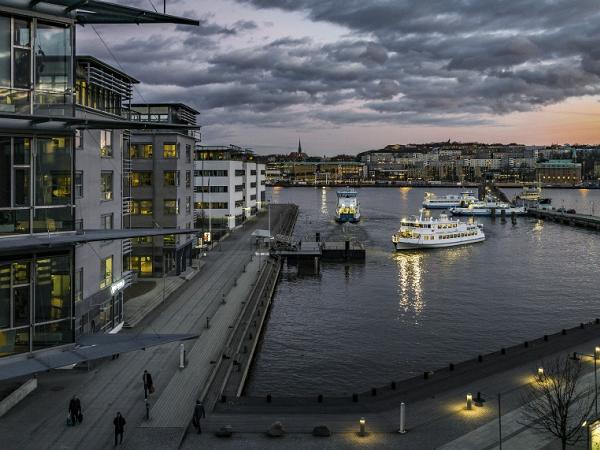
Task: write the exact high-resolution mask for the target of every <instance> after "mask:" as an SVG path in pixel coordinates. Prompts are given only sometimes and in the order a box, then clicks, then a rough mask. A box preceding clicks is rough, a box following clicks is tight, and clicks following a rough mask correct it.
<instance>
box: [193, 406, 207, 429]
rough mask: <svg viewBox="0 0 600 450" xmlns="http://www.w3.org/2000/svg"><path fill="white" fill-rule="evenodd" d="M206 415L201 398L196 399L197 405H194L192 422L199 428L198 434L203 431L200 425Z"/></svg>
mask: <svg viewBox="0 0 600 450" xmlns="http://www.w3.org/2000/svg"><path fill="white" fill-rule="evenodd" d="M205 417H206V412H205V411H204V405H203V404H202V402H200V400H196V406H195V407H194V417H193V418H192V424H193V425H194V426H195V427H196V430H198V434H200V433H202V427H201V426H200V419H203V418H205Z"/></svg>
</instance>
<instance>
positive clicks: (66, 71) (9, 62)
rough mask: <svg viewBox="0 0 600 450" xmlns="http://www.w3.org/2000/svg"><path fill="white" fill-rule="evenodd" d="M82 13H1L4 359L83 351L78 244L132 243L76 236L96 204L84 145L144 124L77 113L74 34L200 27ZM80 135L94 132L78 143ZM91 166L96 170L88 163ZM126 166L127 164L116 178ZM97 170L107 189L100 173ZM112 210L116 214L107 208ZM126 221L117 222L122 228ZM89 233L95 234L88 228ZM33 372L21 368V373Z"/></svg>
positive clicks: (14, 5)
mask: <svg viewBox="0 0 600 450" xmlns="http://www.w3.org/2000/svg"><path fill="white" fill-rule="evenodd" d="M82 4H83V3H82V2H80V3H73V4H70V3H68V4H66V3H65V2H64V1H59V0H55V1H53V0H43V1H33V2H32V1H28V0H8V1H5V2H2V5H1V6H0V357H11V356H15V358H17V359H18V360H19V361H21V360H22V359H20V358H19V357H18V355H22V354H29V356H31V357H35V355H37V354H38V352H41V351H45V350H47V349H52V348H54V347H57V346H63V345H72V344H73V343H74V342H75V338H76V309H77V307H76V306H75V298H76V297H75V292H76V291H77V290H79V293H80V297H81V298H82V299H83V297H84V290H85V287H82V285H81V284H78V285H76V279H77V278H76V276H75V269H76V267H77V263H76V255H77V252H78V250H79V248H76V247H74V245H77V244H78V243H80V244H82V245H83V244H84V243H87V242H93V241H111V240H117V239H120V238H122V237H128V236H129V235H130V234H131V232H128V231H123V230H89V229H86V230H78V231H77V232H76V225H75V224H76V217H77V213H76V211H77V204H78V201H79V205H81V206H82V207H84V206H83V205H84V203H85V202H86V201H87V199H86V197H85V195H86V194H88V195H93V194H92V193H91V192H89V193H87V192H85V190H84V191H83V193H84V197H82V198H80V199H76V192H75V191H76V190H77V189H78V187H76V185H77V183H76V182H75V177H76V173H75V167H76V166H77V164H76V161H77V157H78V156H79V154H81V153H82V152H86V151H87V149H86V148H83V150H76V148H75V146H76V145H81V144H80V141H79V138H81V137H82V136H83V139H84V140H85V139H86V134H88V131H89V132H90V133H89V135H90V136H97V137H98V139H99V141H100V142H102V137H101V134H102V130H115V129H123V128H125V129H126V128H131V127H135V126H138V124H137V123H131V121H128V120H115V119H113V118H109V117H102V118H101V117H100V116H101V115H102V114H97V113H96V112H94V114H92V111H86V117H85V118H84V117H82V116H81V113H82V112H83V110H82V109H80V108H78V107H77V106H76V103H75V101H74V95H73V93H74V92H75V72H76V71H75V64H76V63H75V26H76V25H77V24H81V25H84V24H94V23H137V24H144V23H158V22H173V23H182V24H184V23H189V24H197V22H195V21H188V20H186V19H179V18H174V17H172V16H166V15H162V14H158V13H152V12H148V11H143V10H140V9H137V8H130V7H127V6H121V5H115V4H107V3H104V2H102V1H94V2H89V4H88V3H87V2H86V5H85V9H79V5H82ZM90 81H91V80H90ZM93 109H98V108H97V107H94V108H93ZM88 113H89V114H88ZM144 127H145V125H144ZM76 130H86V131H85V133H83V134H82V132H81V131H79V132H77V134H76ZM113 137H114V135H113ZM105 138H106V135H105ZM92 139H93V138H92ZM93 148H94V151H95V152H96V155H100V156H102V152H103V151H104V152H106V151H107V148H105V149H104V150H102V145H98V146H96V145H93ZM111 148H112V146H111ZM90 150H91V147H90ZM83 164H84V166H86V165H87V162H86V161H85V159H84V160H83ZM118 164H120V161H119V162H118V163H117V170H119V167H118ZM97 170H98V172H100V173H99V174H98V181H99V185H101V184H102V182H101V180H102V177H101V167H98V168H97ZM88 176H89V177H90V178H88V179H90V180H91V179H92V177H93V176H96V175H92V173H91V172H89V169H88ZM117 183H119V180H116V181H115V179H114V178H113V186H114V185H115V184H117ZM85 184H87V182H86V183H85ZM81 186H82V188H83V186H84V183H81ZM108 192H109V190H105V191H104V193H103V195H108ZM101 194H102V193H101ZM96 195H98V192H96ZM113 195H114V189H113ZM105 210H106V211H111V212H114V210H113V209H112V208H111V207H108V206H107V207H106V208H105ZM102 211H104V210H102ZM117 211H118V209H117ZM107 214H110V213H108V212H107ZM96 215H97V216H100V217H94V218H93V219H92V218H90V219H89V220H92V221H98V223H101V220H102V217H101V216H102V212H101V210H97V212H96ZM105 220H106V222H105V223H108V219H105ZM117 220H119V218H118V217H114V216H113V225H114V223H115V221H117ZM82 225H83V226H86V222H85V220H84V222H83V224H82ZM90 225H91V226H93V223H92V222H90ZM148 232H149V230H141V231H139V233H140V234H148ZM150 232H152V233H155V231H154V230H150ZM161 232H164V231H162V230H156V233H157V234H160V233H161ZM169 232H171V233H172V231H171V230H169ZM112 245H113V244H110V243H109V244H107V247H106V248H107V249H108V246H112ZM90 264H91V263H90ZM94 266H95V267H94V269H90V272H91V273H93V272H94V271H95V270H96V269H98V272H99V273H104V275H105V276H104V287H103V285H102V280H101V279H96V280H94V282H93V285H95V286H94V287H93V289H96V288H97V289H98V290H100V289H103V288H106V287H108V288H109V290H110V291H111V292H112V291H114V290H118V289H119V286H120V284H117V285H115V281H117V280H115V278H114V268H111V266H110V265H108V264H107V263H105V264H104V267H103V266H102V265H101V262H100V261H98V260H96V261H95V263H94ZM86 267H87V266H86ZM113 267H114V266H113ZM98 272H96V273H98ZM93 289H91V290H93ZM91 290H90V292H91ZM32 352H33V354H32ZM11 360H12V358H11ZM63 361H65V360H64V359H63ZM32 365H34V364H33V363H31V364H29V365H28V366H27V367H31V366H32ZM63 365H64V364H63ZM46 367H48V366H46ZM5 368H6V366H5ZM27 370H29V369H27V368H23V367H21V372H19V373H21V374H22V373H26V372H27ZM23 371H25V372H23Z"/></svg>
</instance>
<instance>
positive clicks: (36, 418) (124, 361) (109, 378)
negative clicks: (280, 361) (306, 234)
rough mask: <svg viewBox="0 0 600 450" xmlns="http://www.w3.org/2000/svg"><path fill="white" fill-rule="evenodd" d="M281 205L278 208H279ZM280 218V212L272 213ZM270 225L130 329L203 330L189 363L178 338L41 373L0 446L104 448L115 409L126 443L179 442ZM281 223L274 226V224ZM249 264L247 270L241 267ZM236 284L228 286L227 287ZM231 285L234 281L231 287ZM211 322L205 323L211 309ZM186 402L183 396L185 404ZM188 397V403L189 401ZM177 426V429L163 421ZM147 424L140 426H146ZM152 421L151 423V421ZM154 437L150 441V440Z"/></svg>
mask: <svg viewBox="0 0 600 450" xmlns="http://www.w3.org/2000/svg"><path fill="white" fill-rule="evenodd" d="M273 212H275V211H273ZM273 212H272V218H273V222H274V223H276V222H277V221H278V220H279V219H280V218H281V216H280V215H279V214H277V213H275V214H273ZM257 228H267V215H266V214H265V215H262V216H261V217H259V218H257V220H255V221H252V222H249V223H247V224H246V226H245V228H244V229H243V230H238V231H237V232H235V233H233V234H232V235H231V236H230V237H229V238H228V239H227V240H226V241H224V242H222V243H220V244H219V245H218V246H217V248H216V249H214V250H213V251H212V252H210V253H209V255H208V256H207V258H206V259H205V261H206V266H205V267H204V269H203V270H202V271H201V272H200V273H199V274H198V275H197V276H196V277H195V278H193V279H192V280H191V281H190V282H188V283H186V284H185V285H184V287H183V288H182V289H181V290H180V291H177V292H176V293H175V294H174V295H172V296H171V297H170V298H168V299H167V301H166V302H165V304H164V305H162V306H160V307H159V308H157V309H156V310H155V311H153V312H152V313H151V314H149V315H148V316H147V317H146V318H145V319H144V320H143V321H142V322H141V323H140V325H139V326H138V327H136V328H135V329H132V330H128V331H126V332H128V333H139V332H142V333H187V332H195V333H199V334H200V337H199V338H198V339H196V340H193V341H190V342H187V343H186V344H185V345H186V350H187V352H188V366H187V367H186V368H185V369H183V370H180V369H179V368H178V363H179V344H178V343H174V344H170V345H165V346H160V347H155V348H152V349H148V350H146V351H137V352H132V353H128V354H122V355H120V357H119V358H118V359H114V360H105V361H101V362H97V363H94V364H93V365H92V369H91V370H90V371H84V370H72V371H54V372H50V373H43V374H40V375H39V388H38V390H37V391H35V392H34V393H33V394H31V395H30V396H29V397H27V398H26V399H25V400H24V401H23V402H21V403H20V404H19V405H17V406H16V407H15V408H14V409H13V410H11V411H10V412H9V413H8V414H7V415H6V416H4V417H3V418H2V419H1V420H0V435H1V436H2V441H1V444H0V448H2V449H4V448H7V449H36V450H37V449H46V448H47V449H79V448H86V449H101V448H109V447H111V446H112V444H113V426H112V420H113V418H114V415H115V414H116V412H117V411H120V412H121V414H122V415H123V416H124V417H125V418H126V420H127V425H126V431H125V442H124V443H127V444H128V445H130V446H131V447H132V448H173V447H175V448H176V447H177V444H178V442H176V441H174V440H173V435H174V434H175V435H180V436H181V437H183V432H184V431H185V428H186V427H187V425H188V424H189V421H190V419H191V411H192V410H193V403H194V400H195V398H196V397H195V396H196V395H197V394H198V392H199V390H201V389H202V388H203V383H204V382H205V381H206V378H207V376H208V374H209V373H210V369H211V361H212V360H214V358H216V357H218V356H219V355H220V352H221V351H222V348H221V346H222V343H223V342H224V339H225V337H226V335H227V333H228V331H230V329H229V328H228V326H229V325H230V324H233V322H234V320H235V316H236V314H237V312H238V311H239V307H240V303H241V302H242V301H243V300H244V297H245V296H244V294H245V292H244V291H245V290H248V288H249V286H250V284H251V283H252V282H253V277H255V276H256V274H257V273H258V264H259V261H260V259H259V258H253V260H252V261H250V260H251V257H252V256H253V254H254V251H255V250H254V238H253V237H251V232H252V231H253V230H254V229H257ZM273 228H276V226H273ZM244 267H246V268H247V269H248V270H246V274H245V275H244V273H243V268H244ZM236 277H239V280H238V286H237V287H236V288H235V289H233V290H231V291H227V292H225V293H226V303H225V304H222V300H223V293H224V291H223V287H224V286H232V283H233V280H234V279H235V278H236ZM232 287H233V286H232ZM207 315H208V316H210V317H211V321H212V325H211V327H210V328H209V329H206V328H205V325H206V316H207ZM145 369H146V370H148V371H149V372H150V373H151V374H152V376H153V378H154V384H155V386H156V392H155V393H154V394H153V395H152V396H151V398H150V406H151V409H150V414H151V416H150V417H151V419H152V420H151V421H150V422H146V421H145V419H144V416H145V405H144V390H143V385H142V373H143V371H144V370H145ZM73 395H77V396H79V398H80V399H81V402H82V407H83V415H84V421H83V423H82V424H81V425H78V426H76V427H66V425H65V422H66V416H67V407H68V403H69V399H70V398H71V397H72V396H73ZM182 402H183V403H182ZM188 402H189V404H188ZM167 422H168V425H173V424H176V425H177V430H176V432H175V433H173V432H172V431H173V430H172V429H171V430H170V431H171V433H169V432H168V431H169V430H166V429H162V430H159V431H158V432H156V431H155V430H156V428H161V424H163V423H167ZM143 425H145V426H146V429H144V430H141V428H139V427H140V426H143ZM148 426H149V427H148ZM149 436H152V439H153V441H152V443H151V444H150V446H148V445H147V444H146V443H145V440H146V438H147V437H149Z"/></svg>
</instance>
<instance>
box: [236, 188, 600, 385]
mask: <svg viewBox="0 0 600 450" xmlns="http://www.w3.org/2000/svg"><path fill="white" fill-rule="evenodd" d="M426 191H432V192H435V193H436V194H437V195H444V194H449V193H459V192H460V190H459V189H453V188H436V189H431V188H428V189H424V188H361V189H358V192H359V200H360V202H361V213H362V220H361V222H360V223H358V224H344V225H340V224H337V223H335V221H334V219H333V217H334V212H335V206H336V189H335V188H326V189H321V188H308V187H299V188H274V189H272V190H271V191H270V192H269V196H270V197H271V199H272V202H274V203H296V204H298V205H299V207H300V214H299V217H298V222H297V225H296V229H295V237H296V238H297V239H303V240H306V239H311V240H313V239H314V234H315V233H316V232H320V233H321V237H322V239H323V240H328V239H329V240H338V241H339V240H343V239H346V238H353V239H358V240H360V241H362V242H364V243H365V245H366V248H367V260H366V262H365V263H351V264H344V263H323V264H322V265H321V268H320V271H319V274H318V275H315V274H314V273H303V272H301V273H298V271H297V269H296V268H295V267H293V266H289V267H288V266H285V267H284V271H283V274H282V278H281V282H280V284H279V286H278V288H277V292H276V294H275V298H274V302H273V305H272V309H271V312H270V318H269V320H268V323H267V326H266V328H265V330H264V334H263V339H262V342H261V347H260V351H259V352H258V355H257V357H256V360H255V364H254V367H253V369H252V372H251V377H250V380H249V384H248V385H247V389H246V393H247V394H248V395H265V394H269V393H270V394H272V395H286V396H289V395H294V396H295V395H299V396H302V395H317V394H324V395H344V394H348V393H352V392H361V391H365V390H368V389H369V388H371V387H374V386H381V385H384V384H387V383H389V382H390V381H392V380H396V381H398V380H401V379H404V378H408V377H411V376H413V375H416V374H422V373H423V372H424V371H428V370H434V369H436V368H439V367H442V366H446V365H447V364H448V363H450V362H460V361H462V360H466V359H470V358H473V357H476V356H477V355H478V354H480V353H486V352H490V351H495V350H498V349H499V348H501V347H507V346H510V345H513V344H516V343H519V342H522V341H524V340H528V339H533V338H537V337H540V336H541V335H543V334H550V333H554V332H557V331H560V330H561V329H562V328H566V327H572V326H575V325H577V324H579V322H585V321H590V320H592V319H593V318H595V317H600V289H599V288H598V282H597V279H598V261H599V260H600V233H598V232H595V231H591V230H585V229H579V228H574V227H570V226H565V225H560V224H555V223H549V222H542V221H538V220H535V219H532V218H528V217H519V218H518V219H517V223H516V224H512V223H511V221H510V218H507V219H508V220H506V221H502V220H500V218H497V219H495V220H492V219H491V218H479V221H480V222H481V223H483V225H484V231H485V234H486V237H487V239H486V241H485V242H483V243H479V244H473V245H467V246H461V247H452V248H447V249H436V250H427V251H424V250H421V251H412V252H407V253H399V252H398V253H397V252H394V251H393V246H392V243H391V235H392V234H393V233H394V232H395V231H396V230H397V229H398V227H399V222H400V219H401V218H402V217H403V216H409V215H414V214H418V210H419V208H420V205H421V202H422V200H423V196H424V194H425V192H426ZM518 192H519V191H518V190H515V189H507V190H506V193H507V194H508V196H509V197H511V198H512V196H514V195H515V194H516V193H518ZM544 194H545V195H546V196H549V197H551V198H552V199H553V205H554V206H555V207H565V208H574V209H576V210H577V212H581V213H589V212H592V210H594V212H595V213H596V214H599V213H600V190H577V189H548V190H545V191H544ZM596 209H597V210H598V211H597V212H596ZM440 212H441V211H431V212H430V213H431V214H433V215H438V214H439V213H440ZM463 220H466V218H463Z"/></svg>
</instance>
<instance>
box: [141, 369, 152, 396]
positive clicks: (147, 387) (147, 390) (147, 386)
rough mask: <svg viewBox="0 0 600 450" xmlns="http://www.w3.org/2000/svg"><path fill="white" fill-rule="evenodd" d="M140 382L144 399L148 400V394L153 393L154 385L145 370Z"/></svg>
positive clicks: (150, 376)
mask: <svg viewBox="0 0 600 450" xmlns="http://www.w3.org/2000/svg"><path fill="white" fill-rule="evenodd" d="M142 381H143V382H144V398H148V393H150V394H151V393H152V392H154V384H153V383H152V375H150V372H148V371H147V370H144V374H143V375H142Z"/></svg>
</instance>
